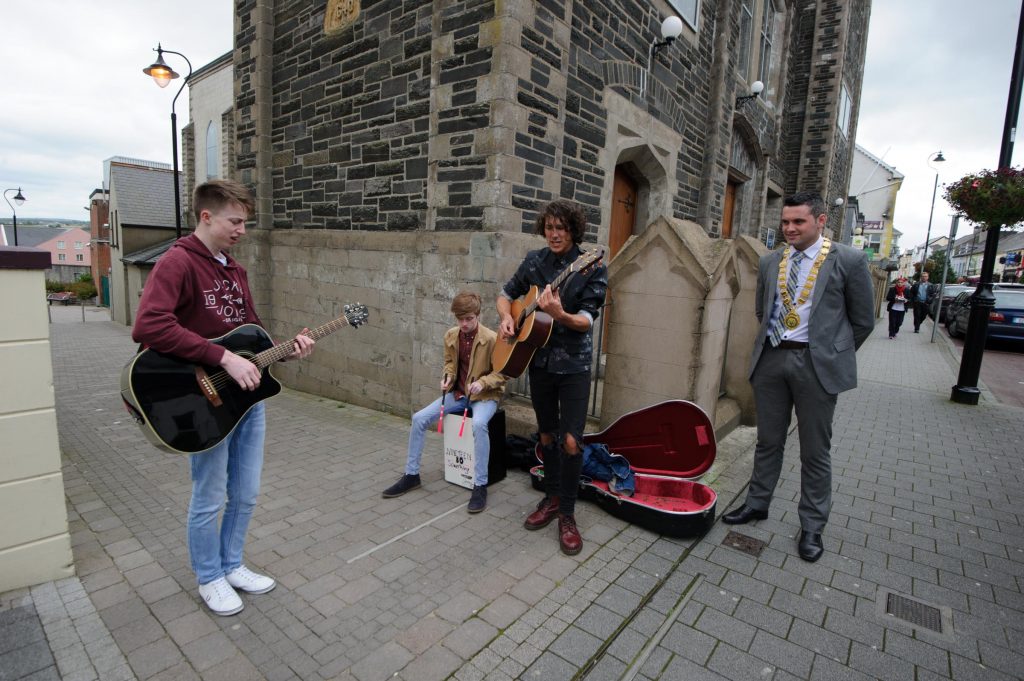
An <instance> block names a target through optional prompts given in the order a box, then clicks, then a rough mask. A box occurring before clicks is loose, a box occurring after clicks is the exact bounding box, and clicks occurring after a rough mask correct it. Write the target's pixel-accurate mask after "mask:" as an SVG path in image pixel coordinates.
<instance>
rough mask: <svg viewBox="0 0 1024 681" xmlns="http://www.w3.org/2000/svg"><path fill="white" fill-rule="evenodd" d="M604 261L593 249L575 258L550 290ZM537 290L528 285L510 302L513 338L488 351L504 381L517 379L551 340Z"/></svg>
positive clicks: (601, 253) (548, 319) (547, 317)
mask: <svg viewBox="0 0 1024 681" xmlns="http://www.w3.org/2000/svg"><path fill="white" fill-rule="evenodd" d="M603 258H604V249H603V248H600V247H598V248H595V249H594V250H592V251H586V252H584V253H582V254H581V255H580V257H578V258H576V260H574V261H573V263H572V264H571V265H569V266H568V267H566V268H565V269H564V270H562V271H561V272H559V274H558V276H557V277H555V280H554V281H552V282H551V290H552V291H557V290H558V289H559V287H561V286H562V284H564V283H565V282H566V281H567V280H568V279H569V277H570V276H571V275H573V274H576V273H577V272H580V273H582V272H586V271H587V270H589V269H590V268H592V267H594V266H595V265H597V264H598V263H599V262H601V260H602V259H603ZM539 296H540V288H539V287H537V286H531V287H530V290H529V291H527V292H526V295H525V296H523V300H522V301H519V300H513V301H512V318H513V319H515V320H516V322H515V324H516V326H515V328H516V331H515V335H514V336H512V337H511V338H508V339H507V340H499V341H498V342H497V343H495V344H494V350H493V351H491V366H492V367H493V368H494V370H495V371H497V372H498V373H500V374H502V375H503V376H505V377H507V378H519V377H520V376H522V375H523V372H524V371H526V368H527V367H528V366H530V360H532V359H533V355H534V353H535V352H537V349H538V348H542V347H544V346H545V345H547V343H548V341H549V340H550V339H551V329H552V328H553V325H554V320H552V319H551V316H550V315H549V314H547V313H546V312H544V311H543V310H539V309H537V298H538V297H539Z"/></svg>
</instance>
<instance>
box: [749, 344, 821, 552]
mask: <svg viewBox="0 0 1024 681" xmlns="http://www.w3.org/2000/svg"><path fill="white" fill-rule="evenodd" d="M750 380H751V383H752V384H753V387H754V404H755V407H756V409H757V446H756V447H755V449H754V470H753V473H752V474H751V476H750V487H749V488H748V490H747V502H746V503H747V506H749V507H750V508H752V509H755V510H758V511H767V510H768V506H769V505H770V504H771V501H772V494H773V492H774V491H775V485H776V484H777V483H778V481H779V475H780V474H781V472H782V455H783V452H784V451H785V448H786V433H787V431H788V430H789V423H790V418H791V416H792V412H793V408H794V407H796V418H797V429H798V432H799V434H800V504H799V507H798V513H799V516H800V527H801V529H803V530H804V531H805V532H821V531H822V530H823V529H824V528H825V523H827V522H828V514H829V510H830V509H831V507H832V457H831V450H832V416H833V414H834V413H835V409H836V399H837V397H838V396H837V395H830V394H829V393H827V392H825V389H824V388H822V387H821V382H820V381H819V380H818V377H817V375H816V374H815V373H814V367H813V366H812V365H811V353H810V351H809V350H807V349H806V348H805V349H803V350H779V349H775V348H771V347H769V346H768V345H767V344H765V348H764V351H763V352H762V353H761V357H760V359H759V360H758V363H757V366H756V367H755V369H754V373H753V375H752V376H751V379H750Z"/></svg>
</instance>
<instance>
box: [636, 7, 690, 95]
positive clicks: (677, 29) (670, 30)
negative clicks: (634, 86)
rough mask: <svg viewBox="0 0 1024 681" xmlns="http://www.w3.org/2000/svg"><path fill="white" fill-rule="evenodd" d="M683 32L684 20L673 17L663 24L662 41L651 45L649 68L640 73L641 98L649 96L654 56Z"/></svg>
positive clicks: (648, 59) (648, 60) (666, 19)
mask: <svg viewBox="0 0 1024 681" xmlns="http://www.w3.org/2000/svg"><path fill="white" fill-rule="evenodd" d="M682 32H683V20H682V19H680V18H679V17H677V16H676V15H674V14H673V15H672V16H670V17H666V18H665V20H664V21H663V22H661V38H662V39H661V40H656V41H654V42H653V43H651V49H650V51H649V52H648V55H647V68H646V69H644V70H643V71H641V72H640V96H641V97H644V96H646V95H647V76H648V74H649V73H650V71H651V64H652V63H653V62H654V55H656V54H657V53H658V50H660V49H661V48H663V47H668V46H669V45H671V44H672V41H674V40H675V39H676V38H678V37H679V36H680V35H681V34H682Z"/></svg>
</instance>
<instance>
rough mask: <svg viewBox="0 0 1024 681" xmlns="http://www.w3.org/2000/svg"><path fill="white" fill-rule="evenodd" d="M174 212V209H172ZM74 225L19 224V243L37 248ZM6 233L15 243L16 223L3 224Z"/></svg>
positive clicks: (11, 242) (11, 243)
mask: <svg viewBox="0 0 1024 681" xmlns="http://www.w3.org/2000/svg"><path fill="white" fill-rule="evenodd" d="M171 213H172V214H173V213H174V211H173V210H171ZM71 229H74V228H73V227H44V226H41V225H18V245H19V246H25V247H28V248H35V247H36V246H38V245H39V244H41V243H45V242H47V241H49V240H50V239H52V238H54V237H57V236H60V235H61V234H63V233H64V232H67V231H69V230H71ZM3 230H4V234H5V235H6V236H7V245H8V246H13V245H14V225H8V224H4V225H3Z"/></svg>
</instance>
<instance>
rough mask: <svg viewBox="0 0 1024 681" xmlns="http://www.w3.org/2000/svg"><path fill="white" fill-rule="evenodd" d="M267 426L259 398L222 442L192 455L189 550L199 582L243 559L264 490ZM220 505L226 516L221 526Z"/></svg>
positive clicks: (215, 577)
mask: <svg viewBox="0 0 1024 681" xmlns="http://www.w3.org/2000/svg"><path fill="white" fill-rule="evenodd" d="M266 430H267V427H266V418H265V415H264V407H263V403H262V402H260V403H258V404H256V406H254V407H253V408H252V409H250V410H249V413H248V414H246V415H245V416H244V417H243V418H242V420H241V421H239V422H238V425H237V426H236V427H235V429H234V430H233V431H232V432H231V435H229V436H228V437H227V438H225V439H224V441H223V442H221V443H220V444H219V445H217V446H216V447H214V448H213V449H210V450H208V451H206V452H203V453H202V454H193V455H192V456H191V460H192V500H191V501H190V502H189V505H188V551H189V554H190V555H191V557H192V571H193V572H195V573H196V579H197V580H198V582H199V583H200V584H209V583H210V582H212V581H213V580H215V579H217V578H219V577H222V576H224V575H225V574H227V573H229V572H231V571H232V570H234V569H235V568H236V567H238V566H239V565H241V564H242V549H243V548H244V547H245V534H246V532H247V531H248V529H249V519H250V518H252V511H253V508H254V507H255V506H256V497H257V495H258V494H259V491H260V473H261V471H262V470H263V437H264V435H265V434H266ZM225 498H226V500H227V504H226V505H225ZM221 508H223V509H224V516H223V518H222V519H221V521H220V525H219V526H218V523H217V517H218V516H219V515H220V511H221Z"/></svg>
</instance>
